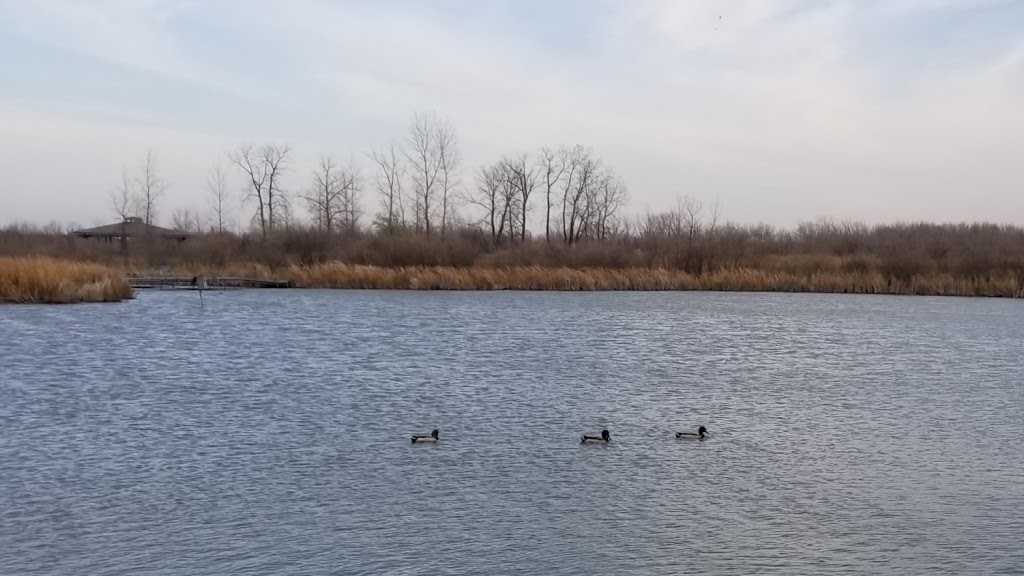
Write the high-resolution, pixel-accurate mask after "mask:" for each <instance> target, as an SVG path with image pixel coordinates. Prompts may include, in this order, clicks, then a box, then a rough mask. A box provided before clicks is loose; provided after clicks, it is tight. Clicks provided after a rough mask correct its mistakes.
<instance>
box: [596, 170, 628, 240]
mask: <svg viewBox="0 0 1024 576" xmlns="http://www.w3.org/2000/svg"><path fill="white" fill-rule="evenodd" d="M593 198H594V208H593V213H594V229H593V232H592V234H593V235H594V237H596V238H597V239H598V240H605V239H607V238H608V237H609V236H611V235H612V234H614V233H616V231H617V229H618V228H619V226H618V224H619V223H618V222H617V218H618V213H619V210H621V209H622V207H623V206H625V205H626V202H628V201H629V192H628V191H627V189H626V184H625V183H624V182H623V181H622V179H621V178H619V176H618V174H616V173H615V171H613V170H612V169H610V168H609V169H606V170H605V171H604V172H603V173H602V174H601V175H600V177H599V178H598V179H597V183H596V187H595V194H594V196H593Z"/></svg>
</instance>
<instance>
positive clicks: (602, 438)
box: [580, 430, 612, 444]
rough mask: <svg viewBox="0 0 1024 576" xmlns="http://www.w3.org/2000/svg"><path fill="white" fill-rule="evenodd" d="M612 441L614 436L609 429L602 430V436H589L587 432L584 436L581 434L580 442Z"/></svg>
mask: <svg viewBox="0 0 1024 576" xmlns="http://www.w3.org/2000/svg"><path fill="white" fill-rule="evenodd" d="M611 441H612V436H611V434H609V433H608V431H607V430H601V435H600V436H587V435H586V434H584V435H583V436H580V444H590V443H593V442H603V443H605V444H607V443H608V442H611Z"/></svg>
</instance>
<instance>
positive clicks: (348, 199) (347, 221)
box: [337, 164, 363, 234]
mask: <svg viewBox="0 0 1024 576" xmlns="http://www.w3.org/2000/svg"><path fill="white" fill-rule="evenodd" d="M339 180H340V182H341V194H339V196H338V211H337V213H338V229H339V232H341V233H342V234H354V233H355V232H358V231H359V219H360V218H362V215H363V211H362V207H361V202H360V195H361V193H362V190H363V178H362V175H361V174H360V173H359V169H358V168H356V167H355V165H354V164H350V165H349V167H348V168H344V169H342V171H341V174H340V178H339Z"/></svg>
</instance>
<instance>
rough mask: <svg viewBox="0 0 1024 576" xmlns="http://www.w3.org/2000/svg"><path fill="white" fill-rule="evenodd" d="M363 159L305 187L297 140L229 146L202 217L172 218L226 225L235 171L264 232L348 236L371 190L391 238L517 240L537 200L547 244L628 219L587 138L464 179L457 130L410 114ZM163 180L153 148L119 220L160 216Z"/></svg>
mask: <svg viewBox="0 0 1024 576" xmlns="http://www.w3.org/2000/svg"><path fill="white" fill-rule="evenodd" d="M364 157H365V166H359V165H357V163H356V162H355V161H351V162H349V163H348V164H345V165H342V164H339V163H338V161H337V160H336V159H335V158H334V157H332V156H329V155H325V156H322V157H320V159H319V161H318V162H317V163H316V165H315V166H314V168H313V169H312V170H311V171H310V173H309V174H308V175H307V176H305V177H304V179H305V180H306V184H304V185H300V186H299V187H298V188H297V189H289V188H288V187H286V179H289V180H292V181H294V180H293V179H294V177H295V175H294V174H291V172H292V168H293V161H294V150H293V149H292V148H291V147H290V146H288V145H286V144H276V143H265V144H262V145H256V144H244V145H241V146H239V147H237V148H235V149H234V150H231V151H230V152H228V153H227V154H226V159H227V161H228V167H227V169H226V168H225V166H224V164H222V163H219V162H218V163H217V164H215V165H214V166H213V167H212V168H211V169H210V171H209V174H208V177H207V182H206V187H207V193H208V199H209V210H208V212H209V214H210V216H209V217H208V218H206V219H205V224H206V225H205V226H204V219H203V218H202V217H200V215H199V214H198V213H197V212H196V211H193V210H189V209H178V210H176V211H175V212H174V213H173V214H172V215H171V219H170V221H171V225H172V226H173V227H175V228H178V229H181V230H184V231H188V232H199V231H202V230H204V229H206V230H210V231H215V232H225V231H226V230H229V229H230V226H229V225H228V222H229V220H230V211H231V210H232V207H233V202H232V194H231V192H230V191H229V190H228V189H227V187H226V179H227V170H234V172H236V173H237V174H238V175H240V176H242V177H243V180H244V182H245V184H244V189H243V192H242V201H243V206H245V207H246V209H247V210H249V211H250V212H249V213H248V215H249V216H250V217H251V219H250V223H251V225H252V229H254V230H255V231H256V232H257V233H258V234H259V235H260V237H261V238H263V239H266V238H269V237H270V236H272V235H274V234H275V233H276V232H278V231H280V230H282V229H287V228H295V227H302V226H308V227H310V228H312V229H315V230H317V231H320V232H325V233H328V234H339V235H342V236H351V235H352V234H356V233H360V232H364V231H365V230H364V229H363V222H364V220H363V217H364V208H363V205H364V204H363V203H364V200H365V197H366V196H367V195H370V196H372V203H373V205H374V206H375V210H374V211H373V213H372V215H371V217H370V219H369V226H370V228H371V229H372V230H373V231H374V232H376V233H378V234H383V235H394V234H398V233H402V232H415V233H419V234H422V235H425V236H427V237H434V236H437V237H440V238H442V239H444V238H446V237H447V236H449V235H450V233H451V230H452V229H453V228H460V229H464V228H467V227H471V228H475V229H479V230H481V231H484V232H485V233H486V235H487V237H488V238H489V239H490V242H491V244H492V245H493V246H511V245H516V244H522V243H524V242H526V241H527V239H528V237H529V236H530V223H531V214H534V213H535V212H536V211H537V209H538V208H539V209H540V210H539V211H540V217H541V218H542V220H543V230H544V240H545V241H546V242H548V243H552V242H561V243H564V244H568V245H571V244H576V243H579V242H581V241H583V240H588V239H596V240H602V239H607V238H609V237H611V236H612V235H615V234H617V233H620V232H621V231H622V227H623V225H624V220H623V218H622V210H623V208H624V207H625V206H626V204H627V202H628V200H629V193H628V189H627V187H626V184H625V182H624V181H623V180H622V179H621V178H620V177H619V176H618V175H617V173H616V172H615V170H614V168H613V167H611V166H610V165H608V164H607V163H606V162H605V161H603V160H602V159H601V158H599V157H598V156H597V155H596V154H595V153H594V151H592V150H590V149H588V148H585V147H584V146H582V145H575V146H561V147H557V148H547V147H545V148H540V149H539V150H538V151H537V152H536V153H535V154H526V153H520V154H509V155H505V156H503V157H501V158H500V159H499V160H497V161H495V162H494V163H493V164H489V165H485V166H481V167H479V168H477V169H475V170H473V171H472V172H471V173H470V174H469V175H468V177H467V174H466V167H465V166H464V160H463V156H462V153H461V150H460V147H459V140H458V135H457V132H456V130H455V127H454V126H453V125H452V123H451V122H450V121H449V120H448V119H447V118H445V117H442V116H440V115H438V114H436V113H432V112H428V113H416V114H414V115H413V117H412V120H411V122H410V124H409V128H408V132H407V133H406V135H405V137H404V138H403V139H400V140H392V141H391V142H389V143H388V144H386V145H384V146H380V147H377V148H374V149H372V150H370V151H369V152H367V153H365V154H364ZM300 178H302V177H301V175H300ZM167 188H168V184H167V182H166V181H165V180H163V179H162V178H161V177H160V174H159V170H158V166H157V159H156V156H155V154H154V153H153V152H152V151H150V152H148V153H147V155H146V158H145V161H144V162H143V164H142V167H141V168H140V170H139V173H138V175H136V176H129V175H128V174H127V172H123V173H122V181H121V184H120V185H119V186H118V187H117V188H116V190H115V191H114V192H113V193H112V194H111V201H112V207H113V210H114V213H115V214H116V215H117V216H118V217H121V218H122V219H123V218H125V217H128V216H132V215H140V217H142V218H143V220H144V221H145V222H146V223H147V224H153V223H154V221H155V219H156V214H157V208H158V204H159V202H160V201H161V200H162V198H163V196H164V195H165V192H166V191H167ZM296 204H297V205H299V206H302V207H304V208H305V209H306V213H307V214H308V220H306V221H303V220H302V219H300V218H298V217H297V212H296V211H295V210H294V208H295V206H296Z"/></svg>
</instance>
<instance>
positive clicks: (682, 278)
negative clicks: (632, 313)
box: [0, 257, 1024, 304]
mask: <svg viewBox="0 0 1024 576" xmlns="http://www.w3.org/2000/svg"><path fill="white" fill-rule="evenodd" d="M193 276H202V277H203V278H204V279H206V281H207V283H208V284H209V286H210V288H211V289H217V288H218V287H219V286H220V285H223V286H224V287H228V286H232V287H242V288H248V286H246V282H248V283H250V285H255V286H253V287H252V289H255V288H256V287H259V284H260V283H264V284H265V285H266V287H267V288H283V287H287V288H296V289H336V290H445V291H484V292H490V291H527V292H538V291H541V292H545V291H546V292H761V293H808V294H866V295H890V296H951V297H972V298H1024V278H1021V277H1020V276H1018V275H1015V274H1009V273H1005V274H988V275H985V276H983V277H962V276H954V275H952V274H948V273H932V274H919V275H915V276H912V277H910V278H895V277H886V276H884V275H883V274H881V273H879V272H877V271H865V272H848V271H839V270H834V271H818V272H813V273H796V272H790V271H770V270H759V269H756V268H729V269H720V270H716V271H713V272H705V273H702V274H691V273H687V272H684V271H681V270H672V269H667V268H639V267H633V268H597V267H593V268H570V267H542V266H511V267H501V268H499V267H484V266H472V267H462V268H457V267H446V266H407V267H383V266H368V265H358V264H346V263H343V262H325V263H321V264H313V265H308V266H297V265H290V266H283V267H277V268H271V267H268V266H265V265H260V264H244V263H238V264H231V265H227V266H218V267H211V266H188V265H178V266H173V267H162V268H159V269H148V268H137V269H128V270H126V269H123V268H119V267H112V266H106V265H102V264H96V263H89V262H76V261H69V260H61V259H56V258H47V257H23V258H0V303H6V304H11V303H13V304H17V303H27V304H33V303H46V304H64V303H85V302H120V301H123V300H130V299H133V298H135V294H136V291H137V290H147V289H159V287H158V286H154V287H142V286H141V285H140V286H139V287H133V278H137V279H142V278H146V279H147V280H153V279H156V280H160V279H167V280H171V281H173V283H174V285H175V286H176V287H179V288H181V287H187V286H188V284H189V282H188V280H190V279H191V278H192V277H193ZM220 279H224V280H223V281H222V280H220ZM229 279H230V281H231V282H233V283H234V285H232V284H230V283H228V282H227V280H229ZM144 283H145V282H143V284H144Z"/></svg>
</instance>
